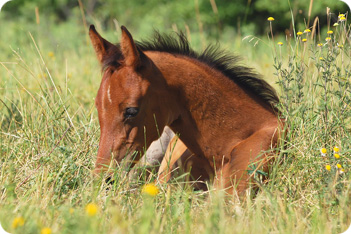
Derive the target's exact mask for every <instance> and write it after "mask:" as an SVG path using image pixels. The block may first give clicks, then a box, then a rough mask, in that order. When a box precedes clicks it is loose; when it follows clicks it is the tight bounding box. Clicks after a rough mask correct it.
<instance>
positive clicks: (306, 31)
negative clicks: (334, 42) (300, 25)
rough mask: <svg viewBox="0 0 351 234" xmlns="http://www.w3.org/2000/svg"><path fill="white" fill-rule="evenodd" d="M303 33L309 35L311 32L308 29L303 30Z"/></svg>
mask: <svg viewBox="0 0 351 234" xmlns="http://www.w3.org/2000/svg"><path fill="white" fill-rule="evenodd" d="M303 32H304V33H310V32H311V30H310V29H305V31H303Z"/></svg>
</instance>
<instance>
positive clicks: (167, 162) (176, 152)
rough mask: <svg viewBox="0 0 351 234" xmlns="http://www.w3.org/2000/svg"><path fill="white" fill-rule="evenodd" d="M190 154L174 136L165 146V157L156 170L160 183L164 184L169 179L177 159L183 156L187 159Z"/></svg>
mask: <svg viewBox="0 0 351 234" xmlns="http://www.w3.org/2000/svg"><path fill="white" fill-rule="evenodd" d="M191 154H192V153H191V152H190V151H189V150H188V148H187V147H186V146H185V145H184V143H183V142H182V141H181V140H180V139H179V138H178V136H174V137H173V138H172V140H171V141H170V142H169V144H168V146H167V150H166V153H165V156H164V157H163V160H162V162H161V165H160V168H159V170H158V180H159V181H160V183H166V182H167V181H168V180H169V179H170V178H171V174H172V171H173V170H174V169H175V163H176V162H177V160H178V159H179V158H181V157H182V156H183V155H184V156H185V157H189V156H191Z"/></svg>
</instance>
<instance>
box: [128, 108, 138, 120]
mask: <svg viewBox="0 0 351 234" xmlns="http://www.w3.org/2000/svg"><path fill="white" fill-rule="evenodd" d="M138 112H139V108H137V107H127V108H126V110H125V111H124V118H125V119H130V118H134V117H135V116H137V114H138Z"/></svg>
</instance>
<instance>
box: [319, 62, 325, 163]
mask: <svg viewBox="0 0 351 234" xmlns="http://www.w3.org/2000/svg"><path fill="white" fill-rule="evenodd" d="M319 60H324V58H323V57H319ZM322 156H325V154H323V153H322Z"/></svg>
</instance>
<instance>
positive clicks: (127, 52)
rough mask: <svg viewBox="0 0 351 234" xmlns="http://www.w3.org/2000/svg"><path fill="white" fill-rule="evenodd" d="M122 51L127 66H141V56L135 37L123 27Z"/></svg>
mask: <svg viewBox="0 0 351 234" xmlns="http://www.w3.org/2000/svg"><path fill="white" fill-rule="evenodd" d="M121 30H122V38H121V50H122V54H123V57H124V62H125V64H126V65H127V66H134V67H137V66H138V65H140V61H141V59H140V54H139V52H138V50H137V48H136V45H135V43H134V40H133V37H132V35H131V34H130V32H129V31H128V30H127V28H126V27H124V26H122V27H121Z"/></svg>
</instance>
